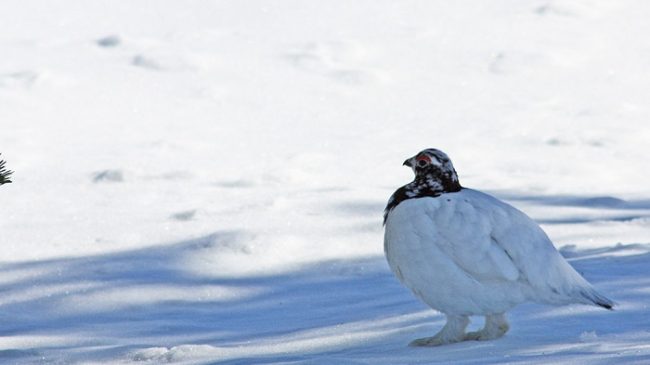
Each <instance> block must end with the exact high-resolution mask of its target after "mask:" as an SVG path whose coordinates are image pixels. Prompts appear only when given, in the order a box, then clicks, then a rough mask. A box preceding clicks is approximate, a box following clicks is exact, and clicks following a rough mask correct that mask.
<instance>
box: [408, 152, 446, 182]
mask: <svg viewBox="0 0 650 365" xmlns="http://www.w3.org/2000/svg"><path fill="white" fill-rule="evenodd" d="M404 166H408V167H410V168H411V169H413V173H415V178H416V179H418V178H434V179H437V180H440V181H441V182H443V183H451V184H458V175H457V174H456V170H455V169H454V165H453V164H452V163H451V159H449V156H447V154H446V153H444V152H442V151H440V150H437V149H435V148H427V149H426V150H423V151H420V152H419V153H418V154H417V155H415V156H413V157H411V158H408V159H406V161H404Z"/></svg>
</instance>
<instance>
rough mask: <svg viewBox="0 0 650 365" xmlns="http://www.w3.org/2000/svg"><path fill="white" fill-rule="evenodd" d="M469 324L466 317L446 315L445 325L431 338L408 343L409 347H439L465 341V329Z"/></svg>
mask: <svg viewBox="0 0 650 365" xmlns="http://www.w3.org/2000/svg"><path fill="white" fill-rule="evenodd" d="M468 324H469V318H467V316H458V315H449V314H448V315H447V323H445V326H444V327H442V329H441V330H440V332H438V333H436V334H435V336H433V337H425V338H419V339H417V340H414V341H412V342H411V343H409V346H440V345H444V344H448V343H454V342H460V341H463V340H464V339H465V328H467V325H468Z"/></svg>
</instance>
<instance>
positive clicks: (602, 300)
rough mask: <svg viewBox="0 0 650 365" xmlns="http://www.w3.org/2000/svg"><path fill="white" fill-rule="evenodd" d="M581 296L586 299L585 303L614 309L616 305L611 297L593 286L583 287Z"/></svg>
mask: <svg viewBox="0 0 650 365" xmlns="http://www.w3.org/2000/svg"><path fill="white" fill-rule="evenodd" d="M580 296H581V297H582V298H584V299H585V301H584V302H583V303H585V304H593V305H597V306H599V307H603V308H605V309H609V310H614V306H615V305H616V303H614V302H613V301H612V300H611V299H609V298H607V297H606V296H604V295H602V294H600V293H599V292H597V291H596V289H594V288H591V287H589V288H583V289H581V290H580Z"/></svg>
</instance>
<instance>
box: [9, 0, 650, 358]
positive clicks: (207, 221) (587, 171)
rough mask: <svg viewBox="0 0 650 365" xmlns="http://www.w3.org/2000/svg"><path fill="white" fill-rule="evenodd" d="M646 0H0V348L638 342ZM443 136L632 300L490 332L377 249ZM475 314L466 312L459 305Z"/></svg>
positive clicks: (210, 354) (43, 353)
mask: <svg viewBox="0 0 650 365" xmlns="http://www.w3.org/2000/svg"><path fill="white" fill-rule="evenodd" d="M649 18H650V3H649V2H646V1H641V0H636V1H635V0H621V1H596V0H581V1H548V0H524V1H520V0H497V1H489V2H487V1H485V2H483V1H447V2H444V1H402V2H394V1H387V0H372V1H370V0H360V1H355V2H350V1H342V0H341V1H321V2H317V1H289V0H286V1H273V0H269V1H266V0H265V1H262V0H246V1H198V0H190V1H171V0H137V1H121V2H117V1H110V0H102V1H100V0H92V1H89V0H68V1H65V2H52V1H47V0H6V1H2V2H0V24H1V25H2V32H0V54H1V55H2V57H0V127H1V128H0V131H1V133H0V152H1V153H2V158H3V159H6V160H7V167H8V168H9V169H11V170H14V171H15V174H14V176H13V181H14V183H13V184H9V185H4V186H2V187H0V197H1V199H2V204H0V247H2V251H1V252H0V262H1V264H0V292H1V294H2V295H0V363H3V364H4V363H6V364H34V363H35V364H134V363H135V364H138V363H143V362H144V363H151V364H159V363H174V364H210V363H212V364H248V363H256V364H271V363H273V364H409V363H445V364H446V363H461V364H490V363H511V364H547V363H556V364H580V363H594V364H608V363H611V364H620V363H631V364H647V363H650V309H649V308H648V305H649V304H648V303H650V275H649V274H650V190H648V187H649V186H650V173H648V171H650V159H648V145H649V143H650V124H649V123H650V122H649V121H648V120H649V117H650V110H649V104H648V101H649V100H650V88H649V87H648V85H650V73H649V72H648V68H649V67H650V37H648V36H647V35H648V34H650V22H648V19H649ZM427 147H435V148H439V149H442V150H443V151H445V152H447V153H448V154H449V155H450V156H451V158H452V159H453V161H454V165H455V166H456V168H457V170H458V172H459V175H460V180H461V183H462V184H463V185H465V186H469V187H473V188H476V189H479V190H483V191H489V192H492V193H493V194H495V195H497V196H498V197H500V198H502V199H505V200H507V201H509V202H510V203H512V204H514V205H515V206H517V207H519V208H521V209H523V210H524V211H525V212H527V213H528V214H530V215H531V216H532V217H533V218H534V219H536V220H537V221H538V222H540V223H541V224H542V226H543V228H544V229H545V230H546V231H547V232H548V233H549V235H550V236H551V238H552V239H553V240H554V242H555V243H556V245H557V246H558V247H564V249H563V253H564V254H565V256H566V257H568V258H569V259H570V261H571V263H572V264H573V265H574V266H575V267H576V268H577V269H578V270H579V271H580V272H582V273H583V274H584V276H585V277H586V278H587V279H588V280H590V281H591V282H592V283H594V285H595V286H596V287H597V288H598V289H599V290H600V291H602V292H603V293H604V294H606V295H608V296H610V297H611V298H612V299H614V300H615V301H617V302H618V303H619V307H618V309H617V310H616V311H614V312H608V311H604V310H599V309H598V308H590V307H584V306H570V307H559V308H554V307H545V306H539V305H533V304H528V305H522V306H520V307H517V308H516V309H515V310H513V311H512V312H511V313H510V319H511V324H512V329H511V331H510V332H509V333H508V334H507V335H506V336H505V337H504V338H502V339H500V340H497V341H492V342H480V343H479V342H472V343H461V344H455V345H450V346H446V347H442V348H426V349H421V348H416V349H414V348H408V347H406V344H407V343H408V342H409V341H410V340H412V339H414V338H418V337H424V336H430V335H432V334H433V333H435V332H436V331H437V329H438V328H439V327H440V326H441V325H442V323H443V322H444V319H443V318H442V316H441V315H440V314H438V313H435V312H434V311H432V310H430V309H428V308H427V307H426V306H425V305H423V304H422V303H420V302H418V301H417V299H416V298H415V297H414V296H412V295H411V293H409V292H408V290H407V289H405V288H403V287H402V286H401V285H399V283H398V282H397V280H396V279H395V278H394V277H393V276H392V275H391V274H390V272H389V270H388V266H387V264H386V263H385V260H384V258H383V253H382V234H383V232H382V226H381V221H382V209H383V207H384V204H385V202H386V200H387V199H388V197H389V196H390V194H391V193H392V192H393V191H394V190H395V189H396V188H397V187H399V186H401V185H403V184H404V183H406V182H408V181H410V179H411V178H412V176H411V172H410V171H409V170H408V169H406V168H404V167H402V166H401V162H402V161H403V160H404V159H405V158H406V157H408V156H412V155H413V154H414V153H416V152H417V151H419V150H421V149H423V148H427ZM478 326H480V320H475V321H474V323H473V324H472V327H473V328H475V327H478Z"/></svg>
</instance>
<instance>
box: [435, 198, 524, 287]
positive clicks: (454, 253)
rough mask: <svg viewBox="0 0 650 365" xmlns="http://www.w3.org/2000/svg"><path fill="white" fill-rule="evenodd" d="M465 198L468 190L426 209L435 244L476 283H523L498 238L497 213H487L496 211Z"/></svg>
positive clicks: (518, 271)
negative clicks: (495, 225)
mask: <svg viewBox="0 0 650 365" xmlns="http://www.w3.org/2000/svg"><path fill="white" fill-rule="evenodd" d="M465 195H466V194H465V193H464V190H463V192H461V193H455V194H445V195H443V196H441V197H439V198H437V199H436V200H437V201H436V202H435V203H434V202H433V201H432V202H431V203H432V204H431V206H430V207H431V209H426V219H427V220H428V221H429V225H430V227H432V228H431V229H432V230H433V232H431V233H432V237H433V239H432V241H433V242H432V243H433V244H435V245H436V246H438V248H439V249H440V250H441V251H443V252H444V253H445V254H446V255H447V256H449V257H450V258H451V259H452V260H453V262H454V263H455V264H456V265H458V267H459V268H461V269H462V270H463V271H465V272H466V273H467V274H468V275H469V276H471V277H472V278H473V279H474V280H476V281H479V282H487V281H517V280H519V277H520V269H519V267H518V265H517V264H516V263H515V262H514V260H513V258H512V257H511V256H510V254H509V252H508V251H507V250H506V249H504V247H502V245H501V244H500V242H499V240H498V237H495V236H494V227H493V219H492V217H491V215H492V214H493V213H495V212H486V209H488V210H493V207H489V206H486V207H483V206H482V204H480V203H479V204H477V203H478V202H476V201H475V199H470V197H466V196H465ZM486 213H487V214H486ZM431 223H433V225H431Z"/></svg>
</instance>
